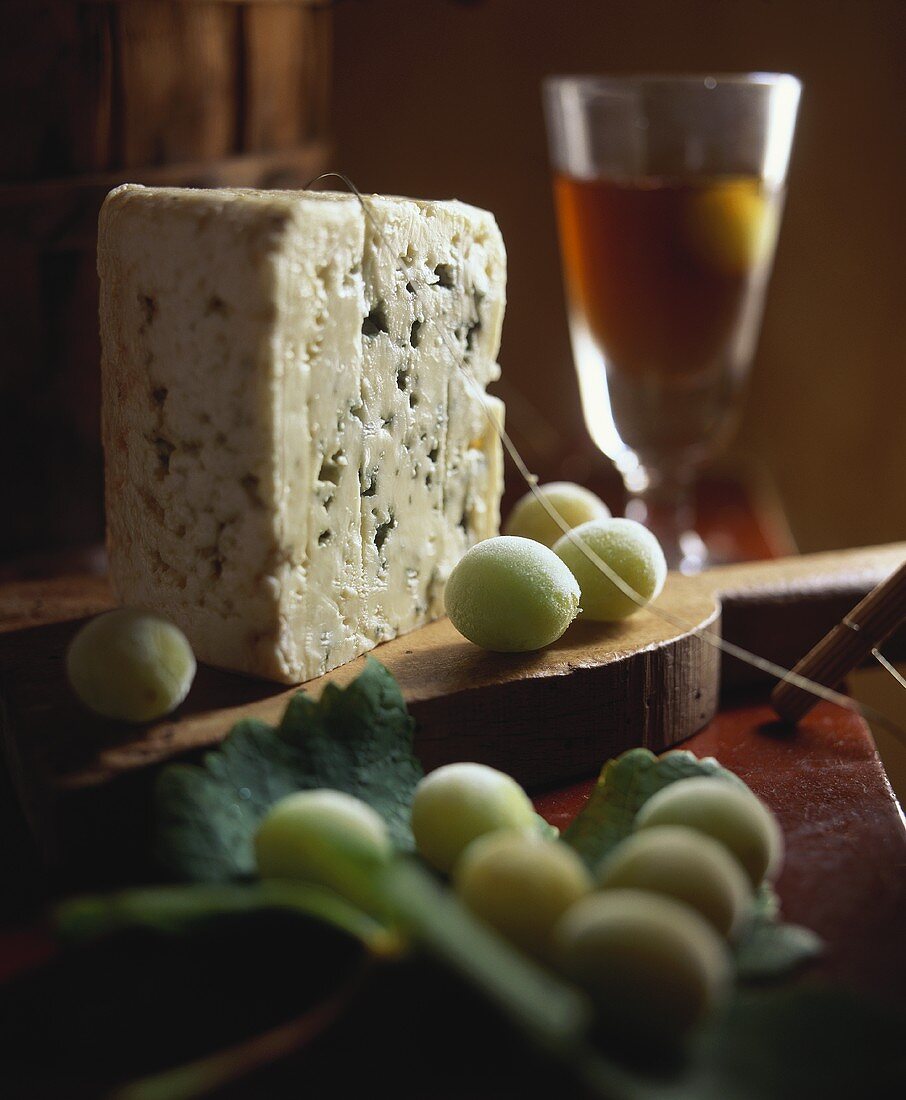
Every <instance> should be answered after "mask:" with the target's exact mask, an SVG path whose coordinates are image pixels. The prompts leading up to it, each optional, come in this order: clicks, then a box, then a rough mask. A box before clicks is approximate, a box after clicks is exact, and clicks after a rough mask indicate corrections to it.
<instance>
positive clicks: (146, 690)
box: [66, 608, 195, 722]
mask: <svg viewBox="0 0 906 1100" xmlns="http://www.w3.org/2000/svg"><path fill="white" fill-rule="evenodd" d="M66 673H67V675H68V677H69V682H70V684H71V685H72V689H73V691H74V692H75V693H76V695H77V696H78V697H79V699H80V700H81V702H82V703H84V704H85V706H86V707H88V708H89V709H90V710H93V711H94V712H95V713H96V714H100V715H102V716H103V717H105V718H119V719H123V720H125V721H127V722H150V721H153V720H154V719H155V718H162V717H163V716H164V715H165V714H169V713H170V712H171V711H173V710H175V709H176V708H177V707H178V706H179V704H180V703H181V702H182V701H183V700H184V699H185V697H186V696H187V695H188V694H189V688H190V687H191V686H192V681H193V680H194V679H195V656H194V654H193V653H192V647H191V646H190V645H189V643H188V641H187V640H186V636H185V635H184V634H183V633H182V631H181V630H180V629H179V628H178V627H176V626H174V625H173V623H171V622H168V621H167V620H166V619H164V618H162V617H161V616H160V615H152V614H151V613H150V612H147V611H139V610H136V609H134V608H120V609H119V610H117V611H108V612H106V613H105V614H103V615H98V616H97V617H96V618H94V619H92V620H91V621H90V622H89V623H86V624H85V626H83V627H82V629H81V630H80V631H79V632H78V634H76V636H75V637H74V638H73V640H72V642H71V643H70V645H69V649H68V650H67V653H66Z"/></svg>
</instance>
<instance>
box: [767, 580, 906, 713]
mask: <svg viewBox="0 0 906 1100" xmlns="http://www.w3.org/2000/svg"><path fill="white" fill-rule="evenodd" d="M904 620H906V563H904V564H903V565H901V566H900V568H899V569H897V570H895V571H894V572H893V573H891V575H890V576H889V577H888V578H887V579H886V580H885V581H882V582H881V583H880V584H879V585H878V586H877V587H876V588H873V589H872V590H871V592H869V593H868V595H867V596H866V597H865V599H863V600H862V601H861V602H860V603H858V604H856V606H855V607H854V608H853V609H852V611H850V613H849V614H848V615H847V616H846V617H845V618H844V619H843V620H842V622H840V623H838V624H837V626H835V627H834V628H833V630H831V631H830V632H829V633H828V634H825V636H824V637H823V638H822V639H821V641H820V642H818V644H817V645H816V646H814V648H812V649H810V650H809V652H808V653H807V654H806V655H805V656H804V657H803V658H802V660H801V661H799V663H798V664H797V665H796V666H795V667H794V668H793V674H794V675H797V676H804V677H805V678H806V679H808V680H814V681H816V682H817V683H819V684H823V685H824V686H825V687H830V688H833V687H836V686H837V684H839V683H840V681H841V680H842V679H843V678H844V677H845V676H846V675H847V674H848V673H850V672H852V670H853V669H854V668H857V667H858V666H859V665H860V664H862V662H863V661H864V660H865V659H866V658H867V657H868V656H869V654H870V653H871V651H872V650H873V649H876V648H877V647H878V646H879V645H881V644H882V643H883V642H884V640H885V639H886V638H887V637H888V636H889V635H890V634H892V633H893V631H894V630H896V628H897V627H898V626H899V625H900V623H902V622H903V621H904ZM817 702H818V698H817V696H815V695H813V694H812V693H811V692H809V691H806V690H805V689H804V688H801V687H799V686H797V685H796V684H795V683H793V682H792V680H790V679H787V678H785V679H783V680H781V681H780V682H779V683H778V684H777V686H776V687H775V688H774V690H773V691H772V692H771V703H772V705H773V707H774V710H776V711H777V713H778V714H779V715H780V717H781V718H786V719H787V720H789V721H791V722H796V721H798V720H799V719H800V718H803V717H804V716H805V715H806V714H808V712H809V711H810V710H811V709H812V707H814V706H815V704H816V703H817Z"/></svg>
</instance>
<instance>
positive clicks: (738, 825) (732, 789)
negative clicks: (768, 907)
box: [634, 777, 783, 886]
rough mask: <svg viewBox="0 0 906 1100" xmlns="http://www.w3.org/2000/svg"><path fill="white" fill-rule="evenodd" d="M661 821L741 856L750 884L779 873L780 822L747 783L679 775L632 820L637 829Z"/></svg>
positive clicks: (781, 849)
mask: <svg viewBox="0 0 906 1100" xmlns="http://www.w3.org/2000/svg"><path fill="white" fill-rule="evenodd" d="M661 825H684V826H686V827H687V828H689V829H695V830H697V831H698V832H701V833H705V834H706V835H707V836H710V837H713V839H714V840H717V841H719V842H720V843H721V844H723V845H724V846H725V847H726V848H727V849H728V850H729V851H730V852H731V853H732V854H733V855H734V856H735V857H736V859H738V860H739V862H740V863H741V864H742V866H743V867H744V868H745V871H746V874H747V875H748V876H749V879H750V880H751V882H752V885H753V886H758V885H759V884H760V883H761V881H762V879H764V878H768V879H773V878H776V876H777V874H778V873H779V872H780V867H781V864H782V863H783V833H782V831H781V829H780V825H779V823H778V821H777V818H776V817H775V816H774V813H773V812H772V811H771V810H770V809H768V807H767V806H766V805H765V804H764V803H763V802H762V801H761V799H760V798H758V796H757V795H755V794H753V792H752V791H750V790H749V789H748V788H747V787H743V786H736V785H735V784H730V783H726V782H723V781H722V780H720V779H714V778H710V777H701V778H691V779H680V780H678V781H677V782H676V783H671V784H670V786H669V787H665V788H664V789H663V790H661V791H658V792H657V794H655V795H652V797H651V798H649V799H648V801H647V802H646V803H645V804H644V806H642V808H641V810H639V812H638V814H637V815H636V819H635V823H634V827H635V828H636V829H648V828H652V827H654V826H661Z"/></svg>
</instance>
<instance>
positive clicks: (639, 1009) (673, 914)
mask: <svg viewBox="0 0 906 1100" xmlns="http://www.w3.org/2000/svg"><path fill="white" fill-rule="evenodd" d="M554 939H555V944H556V950H557V955H558V959H559V964H560V968H561V969H562V970H563V972H564V973H565V974H566V976H567V977H569V978H571V979H572V980H573V981H575V982H576V983H577V984H579V985H581V986H583V987H584V988H585V989H586V990H588V992H589V993H590V994H591V995H592V997H593V998H594V999H595V1003H596V1005H597V1008H598V1012H599V1013H600V1015H601V1018H602V1021H603V1022H605V1023H606V1024H607V1025H609V1026H611V1027H613V1028H615V1029H617V1030H618V1031H619V1032H622V1033H626V1034H630V1035H634V1036H641V1035H644V1036H647V1037H649V1038H650V1039H652V1040H653V1041H663V1040H670V1039H674V1038H676V1037H679V1036H681V1035H682V1034H683V1033H684V1032H686V1031H688V1030H689V1028H690V1027H691V1026H692V1025H693V1024H695V1023H697V1022H698V1020H700V1019H701V1018H702V1017H703V1016H704V1015H705V1014H706V1013H707V1012H708V1011H710V1010H711V1009H712V1008H714V1007H715V1006H716V1005H717V1004H719V1003H720V1002H721V1001H722V1000H723V999H724V998H725V997H726V994H727V992H728V990H729V986H730V980H731V966H730V959H729V953H728V951H727V947H726V944H725V943H724V941H723V939H721V937H720V936H719V935H718V934H717V932H715V931H714V929H713V928H712V927H711V925H710V924H708V922H707V921H706V920H705V919H704V918H703V917H701V916H700V915H699V914H698V913H697V912H696V911H695V910H694V909H690V908H689V906H688V905H683V904H682V903H681V902H678V901H675V900H674V899H673V898H669V897H664V896H662V895H659V894H654V893H649V892H648V891H646V890H629V889H624V890H601V891H598V892H596V893H593V894H589V895H588V896H587V897H584V898H581V899H580V900H579V901H578V902H576V904H575V905H573V906H571V907H570V908H569V909H568V910H567V911H566V913H565V915H564V916H563V918H562V919H561V920H560V922H559V923H558V925H557V927H556V928H555V929H554Z"/></svg>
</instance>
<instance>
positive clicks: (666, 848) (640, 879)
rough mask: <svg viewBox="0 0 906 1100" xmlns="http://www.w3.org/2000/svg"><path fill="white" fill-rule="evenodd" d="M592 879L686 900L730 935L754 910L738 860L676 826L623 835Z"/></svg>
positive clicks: (712, 842)
mask: <svg viewBox="0 0 906 1100" xmlns="http://www.w3.org/2000/svg"><path fill="white" fill-rule="evenodd" d="M595 877H596V878H597V882H598V885H599V886H601V887H602V888H604V889H614V888H619V887H631V888H633V889H637V890H651V891H652V892H654V893H656V894H665V895H667V896H668V897H672V898H675V899H676V900H677V901H682V902H685V903H686V904H687V905H689V906H691V907H692V908H693V909H695V910H697V911H698V912H699V913H700V914H701V915H702V916H703V917H704V918H705V920H707V921H709V922H710V923H711V924H712V925H713V926H714V928H715V929H716V930H717V931H718V932H719V933H720V934H721V935H722V936H727V937H731V938H732V937H733V936H735V935H736V934H737V933H738V932H739V931H740V929H741V928H742V926H743V924H744V923H745V921H746V919H747V917H748V916H749V914H750V912H751V908H752V887H751V884H750V883H749V879H748V877H747V876H746V874H745V872H744V871H743V869H742V867H740V865H739V862H738V861H737V860H735V859H734V858H733V856H732V855H730V853H729V852H728V851H727V849H726V848H725V847H724V846H723V845H722V844H719V843H718V842H717V841H716V840H712V839H711V837H709V836H705V835H704V834H703V833H699V832H696V831H695V830H694V829H686V828H683V827H682V826H680V825H661V826H658V827H655V828H651V829H642V830H641V831H640V832H638V833H635V834H634V835H633V836H630V837H627V838H626V840H624V841H622V842H621V843H620V844H618V845H617V847H616V848H615V849H614V850H613V851H612V852H611V853H610V855H609V856H608V857H607V858H606V859H605V860H604V862H603V863H602V864H601V866H600V867H599V868H598V870H597V873H596V876H595Z"/></svg>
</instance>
